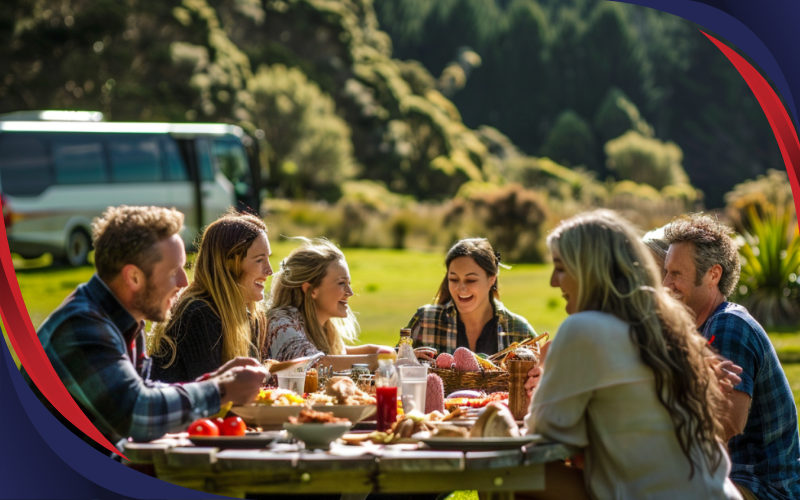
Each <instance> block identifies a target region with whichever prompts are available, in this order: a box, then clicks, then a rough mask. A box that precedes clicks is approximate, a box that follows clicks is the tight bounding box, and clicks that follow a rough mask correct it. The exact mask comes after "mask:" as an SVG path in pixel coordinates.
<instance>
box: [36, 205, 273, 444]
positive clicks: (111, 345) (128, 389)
mask: <svg viewBox="0 0 800 500" xmlns="http://www.w3.org/2000/svg"><path fill="white" fill-rule="evenodd" d="M182 225H183V214H181V213H180V212H178V211H176V210H174V209H173V210H170V209H165V208H160V207H128V206H120V207H117V208H113V207H112V208H109V209H108V210H107V211H106V212H105V213H104V214H103V216H102V217H101V218H99V219H95V221H94V224H93V233H94V235H93V236H94V246H95V267H96V269H97V273H96V274H95V276H93V277H92V279H91V280H90V281H89V282H88V283H85V284H82V285H80V286H78V288H76V289H75V291H74V292H72V294H70V296H69V297H67V298H66V299H65V300H64V302H63V303H62V304H61V305H60V306H59V307H58V308H57V309H56V310H55V311H53V313H52V314H51V315H50V316H49V317H48V318H47V319H46V320H45V321H44V323H42V325H41V326H40V327H39V330H38V332H37V334H38V336H39V340H40V341H41V342H42V347H43V348H44V351H45V353H47V357H48V358H49V359H50V362H51V363H52V365H53V368H54V369H55V371H56V373H57V374H58V376H59V377H60V379H61V381H62V382H63V383H64V386H65V387H66V388H67V390H68V391H69V392H70V394H71V395H72V397H73V398H74V399H75V402H76V403H77V404H78V406H79V407H80V408H81V410H82V411H83V412H84V413H85V414H86V416H87V417H88V418H89V420H90V421H91V422H92V423H93V424H94V425H95V427H97V428H98V430H99V431H100V432H101V433H102V434H103V436H105V437H106V438H107V439H108V440H109V441H110V442H111V443H114V444H115V445H116V446H117V447H118V448H121V445H122V443H123V442H124V441H125V440H127V439H128V438H133V439H134V440H136V441H149V440H152V439H157V438H159V437H161V436H163V435H164V434H166V433H168V432H177V431H182V430H184V429H185V428H186V427H187V426H188V425H189V423H191V422H192V421H193V420H195V419H197V418H201V417H207V416H209V415H212V414H214V413H217V412H218V411H219V409H220V406H221V405H222V404H225V403H228V402H232V403H233V404H237V405H239V404H247V403H250V402H252V401H253V400H254V399H255V397H256V395H257V394H258V391H259V389H260V387H261V384H262V383H263V381H264V380H265V379H266V377H267V376H268V373H267V371H266V370H265V369H264V368H263V367H262V366H260V364H259V362H258V361H256V360H254V359H249V358H237V359H234V360H231V361H230V362H228V363H227V364H225V365H224V366H222V367H221V368H220V369H219V370H218V371H216V372H214V373H211V374H208V375H205V376H203V377H201V379H199V381H197V382H192V383H187V384H175V385H167V384H162V383H159V382H152V381H149V380H147V379H148V371H149V358H148V357H147V355H146V353H145V349H144V325H145V320H149V321H164V320H165V319H166V315H167V311H169V309H170V307H171V306H172V303H173V301H174V300H175V297H176V296H177V294H178V292H179V291H180V290H181V288H183V287H185V286H187V284H188V280H187V277H186V272H185V271H184V265H185V264H186V253H185V249H184V246H183V241H182V240H181V238H180V236H179V235H178V232H179V231H180V229H181V227H182ZM22 373H23V376H24V377H25V380H26V381H27V383H28V385H29V386H30V387H31V388H32V389H33V390H34V392H35V393H36V394H37V396H38V397H39V399H40V400H41V401H42V403H44V404H45V406H46V407H47V408H48V409H49V410H50V412H51V413H53V415H55V416H56V418H58V419H59V420H60V421H61V422H62V423H64V425H66V426H67V427H68V428H69V429H70V430H72V431H73V432H74V433H75V434H77V435H78V436H80V437H81V438H82V439H83V440H84V441H85V442H87V443H88V444H90V445H91V446H93V447H94V448H95V449H98V450H100V451H102V452H103V453H106V454H107V453H108V452H107V451H106V450H105V448H103V447H101V446H100V445H99V444H97V443H95V442H94V440H92V439H91V438H89V437H88V436H86V435H85V434H83V433H82V432H81V431H79V430H78V429H77V428H76V427H75V426H73V425H72V424H71V423H70V422H69V421H68V420H66V419H65V418H64V417H62V416H61V414H60V413H59V412H58V411H57V410H56V409H55V408H53V406H52V405H51V404H50V403H49V402H48V401H47V400H46V399H45V398H44V397H43V396H42V394H41V392H40V391H39V390H38V388H37V387H36V385H35V384H34V383H33V382H32V381H31V379H30V377H29V376H28V374H27V373H26V372H25V370H24V368H23V370H22Z"/></svg>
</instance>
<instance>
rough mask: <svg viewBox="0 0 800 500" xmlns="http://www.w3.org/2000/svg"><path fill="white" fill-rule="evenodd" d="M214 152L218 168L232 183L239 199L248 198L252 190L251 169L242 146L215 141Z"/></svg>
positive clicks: (232, 142) (236, 143)
mask: <svg viewBox="0 0 800 500" xmlns="http://www.w3.org/2000/svg"><path fill="white" fill-rule="evenodd" d="M213 151H214V160H215V161H216V162H217V168H219V171H220V172H222V173H223V174H224V175H225V177H227V178H228V180H229V181H231V184H233V187H234V189H236V196H237V198H240V199H241V198H242V197H244V196H247V194H248V192H249V190H250V186H249V182H250V169H249V168H248V165H247V155H246V154H245V152H244V148H242V145H241V144H239V143H238V142H234V141H226V140H215V141H214V146H213Z"/></svg>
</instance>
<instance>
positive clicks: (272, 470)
mask: <svg viewBox="0 0 800 500" xmlns="http://www.w3.org/2000/svg"><path fill="white" fill-rule="evenodd" d="M185 444H186V442H185V441H180V440H161V442H154V443H128V444H127V445H126V446H125V455H126V456H127V457H128V458H129V459H130V460H131V463H132V465H133V466H134V467H137V468H139V469H140V470H143V469H144V470H147V469H149V470H151V471H153V472H154V473H155V476H156V477H158V478H159V479H162V480H164V481H168V482H170V483H173V484H176V485H179V486H184V487H187V488H192V489H195V490H200V491H204V492H208V493H214V494H219V495H226V496H231V497H237V498H244V497H245V496H246V495H256V494H275V493H293V494H316V493H369V492H376V493H379V492H380V493H426V492H447V491H455V490H478V491H480V492H486V493H487V494H486V495H485V496H486V497H487V498H503V499H507V498H513V492H514V491H529V490H540V489H543V488H544V464H545V463H546V462H551V461H556V460H563V459H565V458H567V457H570V456H573V455H574V454H575V452H576V450H575V449H574V448H571V447H568V446H566V445H563V444H559V443H538V444H535V445H528V446H526V447H522V448H520V449H513V450H503V451H472V452H460V451H431V450H409V449H403V448H402V447H392V446H387V447H381V446H375V447H369V448H366V447H355V446H344V445H336V444H334V445H333V446H332V447H331V450H330V451H329V452H322V451H319V450H317V451H306V450H299V449H298V448H297V447H296V446H294V445H276V446H274V447H272V448H270V449H264V450H220V449H218V448H201V447H195V446H184V445H185Z"/></svg>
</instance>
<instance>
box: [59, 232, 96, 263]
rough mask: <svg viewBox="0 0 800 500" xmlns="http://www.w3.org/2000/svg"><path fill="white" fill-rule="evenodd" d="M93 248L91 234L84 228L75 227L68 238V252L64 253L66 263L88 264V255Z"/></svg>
mask: <svg viewBox="0 0 800 500" xmlns="http://www.w3.org/2000/svg"><path fill="white" fill-rule="evenodd" d="M91 249H92V242H91V240H90V239H89V235H88V234H86V231H84V230H83V229H75V230H74V231H72V233H70V235H69V239H67V246H66V252H65V253H64V257H63V259H62V260H63V261H64V264H67V265H70V266H72V267H78V266H83V265H86V264H88V260H87V257H88V256H89V250H91Z"/></svg>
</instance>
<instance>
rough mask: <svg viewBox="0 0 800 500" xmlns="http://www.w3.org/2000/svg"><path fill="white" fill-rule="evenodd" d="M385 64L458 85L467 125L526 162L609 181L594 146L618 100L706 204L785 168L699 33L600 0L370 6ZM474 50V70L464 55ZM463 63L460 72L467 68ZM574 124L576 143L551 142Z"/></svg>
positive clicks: (649, 12)
mask: <svg viewBox="0 0 800 500" xmlns="http://www.w3.org/2000/svg"><path fill="white" fill-rule="evenodd" d="M375 7H376V10H377V13H378V19H379V21H380V24H381V28H382V29H384V30H385V31H387V32H388V33H389V34H390V36H391V37H392V41H393V42H394V56H395V57H397V58H400V59H415V60H418V61H420V62H422V63H423V64H424V65H425V66H426V68H428V69H429V70H430V71H431V73H433V74H435V75H439V74H442V75H443V76H445V75H446V74H447V73H448V72H453V68H454V66H455V65H458V66H459V67H461V68H463V71H462V72H461V73H460V74H459V76H460V78H461V80H460V81H458V83H457V84H456V85H452V86H451V88H450V89H449V90H450V91H449V92H447V93H446V95H448V96H449V97H450V98H451V99H452V100H453V102H454V103H455V104H456V106H457V107H458V109H459V111H460V112H461V115H462V117H463V119H464V122H465V123H466V124H467V125H468V126H470V127H477V126H478V125H481V124H485V125H490V126H492V127H496V128H497V129H499V130H500V131H502V132H503V133H504V134H506V135H507V136H508V137H509V138H511V139H512V140H513V141H514V143H515V144H516V145H517V146H519V147H520V148H521V149H522V150H524V151H525V152H526V153H528V154H530V155H544V156H549V157H550V158H552V159H553V160H556V161H559V162H561V163H564V164H568V165H573V166H574V165H586V166H588V167H590V168H592V169H594V170H597V171H599V172H600V173H601V175H605V174H607V173H608V172H607V171H606V170H604V168H605V167H606V164H605V156H604V151H603V144H604V143H605V142H606V141H608V140H609V139H612V138H614V137H617V136H618V135H620V130H621V125H620V124H618V123H611V122H610V121H609V120H608V119H607V116H605V115H604V104H605V103H607V102H608V100H609V97H611V96H612V95H613V93H614V92H619V91H621V92H622V93H623V94H624V95H625V96H626V97H627V99H629V100H630V102H631V103H633V104H634V105H635V106H636V108H637V109H638V111H639V112H640V113H641V117H642V118H643V119H644V120H645V121H646V122H648V123H649V124H651V126H652V128H653V131H654V133H655V136H656V137H658V138H660V139H662V140H664V141H672V142H674V143H676V144H677V145H678V146H679V147H680V148H681V149H682V150H683V155H684V157H683V166H684V167H685V169H686V171H687V173H688V175H689V178H690V179H691V182H692V184H693V185H695V186H696V187H699V188H701V189H702V190H703V191H704V192H705V193H706V204H707V205H709V206H711V207H714V206H720V205H722V203H723V199H722V197H723V194H724V193H725V192H726V191H728V190H730V189H731V187H732V186H733V185H734V184H735V183H736V182H741V181H742V180H744V179H748V178H753V177H755V176H756V175H757V174H762V173H764V171H765V170H766V169H767V168H769V167H772V168H782V161H781V158H780V153H779V150H778V147H777V144H776V141H775V139H774V136H773V134H772V132H771V130H770V128H769V125H768V123H767V120H766V117H765V116H764V114H763V112H762V111H761V109H760V107H759V106H758V103H757V101H756V100H755V98H754V97H753V95H752V93H751V91H750V90H749V88H748V87H747V85H746V84H745V82H744V80H743V79H742V78H741V76H739V74H738V73H737V72H736V71H735V69H734V68H733V66H732V65H731V64H730V63H729V62H728V61H727V60H726V59H725V58H724V57H721V54H720V53H719V51H718V49H717V48H716V47H714V46H713V44H711V43H710V42H709V41H708V39H707V38H706V37H705V36H703V35H702V33H700V31H699V30H701V29H703V28H702V27H701V26H699V25H696V24H694V23H691V22H689V21H686V20H684V19H681V18H678V17H675V16H672V15H669V14H665V13H662V12H658V11H655V10H653V9H649V8H644V7H638V6H631V5H626V4H620V3H615V2H607V1H604V0H568V1H562V0H559V1H556V0H540V1H538V2H536V1H533V0H511V1H509V0H441V1H438V2H433V1H428V0H377V1H376V3H375ZM467 51H473V52H474V53H476V54H477V55H478V56H479V58H475V59H473V60H477V61H479V63H478V64H472V65H469V64H468V63H466V61H465V59H464V58H463V56H462V54H464V53H465V52H467ZM465 63H466V64H465ZM567 120H571V121H572V122H573V123H572V125H571V128H572V129H573V131H572V134H573V136H574V137H575V139H574V140H572V141H569V142H567V143H559V142H558V140H559V135H558V134H555V135H554V134H553V132H554V130H558V128H559V127H560V126H563V124H564V122H565V121H567Z"/></svg>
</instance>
